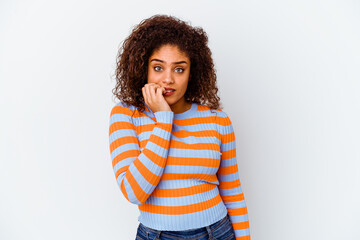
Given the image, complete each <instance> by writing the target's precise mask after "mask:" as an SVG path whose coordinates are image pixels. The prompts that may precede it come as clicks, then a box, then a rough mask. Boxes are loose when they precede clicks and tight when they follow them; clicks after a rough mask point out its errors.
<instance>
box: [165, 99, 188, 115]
mask: <svg viewBox="0 0 360 240" xmlns="http://www.w3.org/2000/svg"><path fill="white" fill-rule="evenodd" d="M170 108H171V111H173V112H174V113H175V114H178V113H183V112H186V111H187V110H189V109H190V108H191V103H190V102H186V101H185V99H181V100H179V101H178V102H176V103H174V104H172V105H170Z"/></svg>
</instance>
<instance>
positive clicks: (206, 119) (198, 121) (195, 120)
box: [173, 116, 215, 126]
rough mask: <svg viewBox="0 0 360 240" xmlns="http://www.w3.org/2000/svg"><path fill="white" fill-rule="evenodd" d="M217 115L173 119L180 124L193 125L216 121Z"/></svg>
mask: <svg viewBox="0 0 360 240" xmlns="http://www.w3.org/2000/svg"><path fill="white" fill-rule="evenodd" d="M214 119H215V116H208V117H197V118H187V119H180V120H175V119H174V120H173V123H174V124H176V125H179V126H191V125H196V124H207V123H214V122H215V121H214Z"/></svg>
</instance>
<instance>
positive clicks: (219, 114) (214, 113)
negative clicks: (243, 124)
mask: <svg viewBox="0 0 360 240" xmlns="http://www.w3.org/2000/svg"><path fill="white" fill-rule="evenodd" d="M197 110H198V111H200V112H204V113H206V114H208V115H211V116H215V117H220V118H226V117H228V114H227V113H226V112H224V111H223V110H221V109H212V108H210V107H208V106H205V105H201V104H198V109H197Z"/></svg>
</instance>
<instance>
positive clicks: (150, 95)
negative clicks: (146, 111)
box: [142, 83, 171, 113]
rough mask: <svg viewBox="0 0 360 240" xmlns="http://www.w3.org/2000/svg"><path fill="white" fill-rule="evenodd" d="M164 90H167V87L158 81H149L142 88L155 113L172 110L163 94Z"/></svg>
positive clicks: (145, 98)
mask: <svg viewBox="0 0 360 240" xmlns="http://www.w3.org/2000/svg"><path fill="white" fill-rule="evenodd" d="M163 92H165V88H163V87H161V86H160V85H159V84H156V83H147V84H145V85H144V87H143V88H142V94H143V97H144V100H145V103H146V105H147V106H148V107H149V108H150V110H151V111H152V112H154V113H155V112H159V111H171V108H170V106H169V104H168V103H167V102H166V100H165V98H164V96H163Z"/></svg>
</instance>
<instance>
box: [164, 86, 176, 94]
mask: <svg viewBox="0 0 360 240" xmlns="http://www.w3.org/2000/svg"><path fill="white" fill-rule="evenodd" d="M174 92H175V89H173V88H165V92H164V93H163V95H164V96H171V95H172V94H174Z"/></svg>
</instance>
